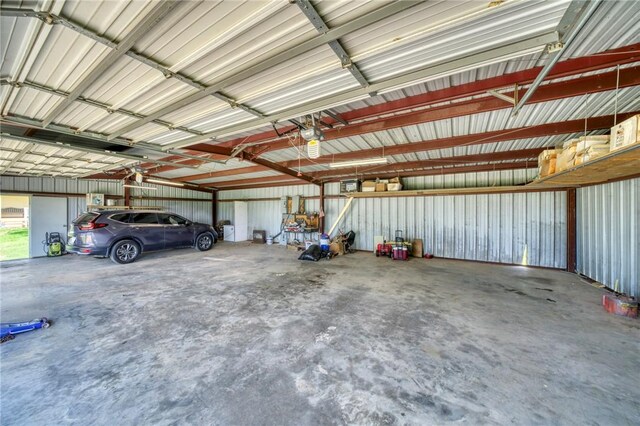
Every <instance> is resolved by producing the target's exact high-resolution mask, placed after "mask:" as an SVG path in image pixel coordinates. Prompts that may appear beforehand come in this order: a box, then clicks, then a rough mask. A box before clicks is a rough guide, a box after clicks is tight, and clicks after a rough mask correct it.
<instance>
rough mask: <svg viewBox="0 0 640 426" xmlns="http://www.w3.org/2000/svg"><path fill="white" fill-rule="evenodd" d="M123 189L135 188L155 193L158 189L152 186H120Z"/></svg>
mask: <svg viewBox="0 0 640 426" xmlns="http://www.w3.org/2000/svg"><path fill="white" fill-rule="evenodd" d="M122 186H123V187H124V188H136V189H150V190H152V191H157V190H158V188H154V187H153V186H140V185H122Z"/></svg>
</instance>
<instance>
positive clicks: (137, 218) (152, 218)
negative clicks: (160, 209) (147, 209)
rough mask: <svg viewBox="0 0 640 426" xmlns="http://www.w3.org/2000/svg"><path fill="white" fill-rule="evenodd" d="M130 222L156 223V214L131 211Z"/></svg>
mask: <svg viewBox="0 0 640 426" xmlns="http://www.w3.org/2000/svg"><path fill="white" fill-rule="evenodd" d="M131 222H132V223H137V224H154V225H157V224H158V215H156V214H155V213H132V214H131Z"/></svg>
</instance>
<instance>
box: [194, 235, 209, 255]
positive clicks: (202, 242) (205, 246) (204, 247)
mask: <svg viewBox="0 0 640 426" xmlns="http://www.w3.org/2000/svg"><path fill="white" fill-rule="evenodd" d="M195 247H196V250H198V251H208V250H211V247H213V235H211V234H209V233H204V234H200V235H198V238H196V244H195Z"/></svg>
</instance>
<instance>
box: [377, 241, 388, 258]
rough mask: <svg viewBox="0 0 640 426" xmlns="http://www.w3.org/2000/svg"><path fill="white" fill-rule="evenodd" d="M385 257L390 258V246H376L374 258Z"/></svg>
mask: <svg viewBox="0 0 640 426" xmlns="http://www.w3.org/2000/svg"><path fill="white" fill-rule="evenodd" d="M379 256H387V257H391V244H386V243H384V244H378V247H377V248H376V257H379Z"/></svg>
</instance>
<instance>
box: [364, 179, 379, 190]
mask: <svg viewBox="0 0 640 426" xmlns="http://www.w3.org/2000/svg"><path fill="white" fill-rule="evenodd" d="M375 190H376V181H375V180H365V181H364V182H362V192H375Z"/></svg>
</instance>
